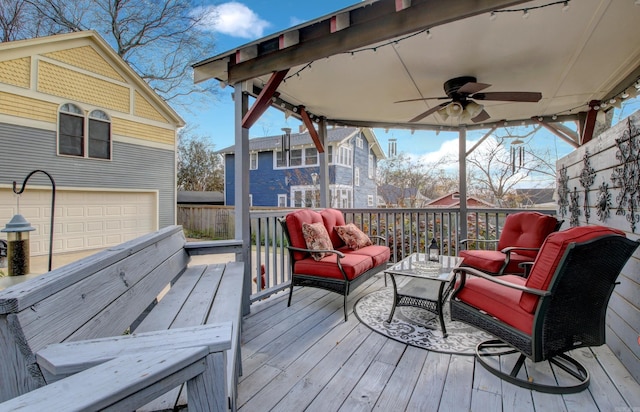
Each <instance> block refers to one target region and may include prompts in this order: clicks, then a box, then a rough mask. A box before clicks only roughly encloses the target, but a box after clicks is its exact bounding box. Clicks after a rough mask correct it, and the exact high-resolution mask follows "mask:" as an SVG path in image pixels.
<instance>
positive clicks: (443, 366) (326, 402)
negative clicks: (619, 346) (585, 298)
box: [238, 275, 640, 412]
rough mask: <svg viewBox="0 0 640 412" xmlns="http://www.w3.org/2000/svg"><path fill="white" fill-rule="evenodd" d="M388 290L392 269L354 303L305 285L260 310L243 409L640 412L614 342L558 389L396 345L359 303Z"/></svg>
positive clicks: (552, 375) (248, 352)
mask: <svg viewBox="0 0 640 412" xmlns="http://www.w3.org/2000/svg"><path fill="white" fill-rule="evenodd" d="M383 287H385V286H384V281H383V277H382V275H377V276H374V277H372V278H371V279H369V280H368V281H367V282H365V283H364V284H363V285H361V286H360V287H359V288H358V289H356V291H354V293H352V295H350V296H349V298H348V300H347V311H348V313H349V320H348V321H347V322H345V321H344V317H343V311H342V297H341V296H339V295H337V294H335V293H330V292H326V291H322V290H319V289H313V288H295V289H294V293H293V300H292V304H291V307H287V299H288V291H287V292H282V293H280V294H278V295H276V296H273V297H271V298H269V299H267V300H264V301H260V302H256V303H254V304H253V305H252V306H251V314H249V315H248V316H246V317H245V323H244V331H243V347H242V350H243V352H242V355H243V371H244V375H243V376H242V377H241V379H240V384H239V387H238V406H239V410H240V411H246V412H248V411H256V410H260V411H267V410H277V411H322V412H328V411H339V410H343V411H358V410H362V411H371V410H379V411H386V410H394V411H402V410H404V411H426V410H433V411H435V410H438V411H459V410H472V411H483V410H503V411H505V412H506V411H509V412H511V411H518V412H520V411H522V412H531V411H547V410H554V411H592V410H593V411H596V410H601V411H604V410H632V409H630V408H633V407H638V406H639V405H640V385H638V383H637V382H636V381H635V380H634V379H633V378H632V377H631V376H630V374H629V373H628V372H627V371H626V369H625V368H624V366H623V365H622V364H621V363H620V361H619V360H618V359H617V358H616V357H615V356H614V355H613V353H612V352H611V350H609V348H608V347H606V346H603V347H599V348H593V349H591V348H583V349H579V350H576V351H574V352H573V353H572V354H573V356H575V357H577V358H578V359H579V360H580V361H581V362H583V363H584V364H585V365H586V366H587V369H589V372H590V374H591V385H590V387H589V388H588V389H587V390H586V391H584V392H582V393H579V394H573V395H550V394H543V393H539V392H532V391H529V390H526V389H523V388H519V387H516V386H514V385H511V384H508V383H506V382H503V381H502V380H500V379H499V378H497V377H496V376H494V375H492V374H490V373H489V372H487V371H486V370H485V369H484V368H483V367H482V366H481V365H479V364H477V363H476V362H475V361H474V358H473V357H471V356H461V355H449V354H443V353H437V352H430V351H426V350H423V349H418V348H415V347H411V346H407V345H404V344H401V343H399V342H396V341H393V340H391V339H388V338H386V337H383V336H382V335H379V334H377V333H375V332H372V331H371V330H370V329H369V328H368V327H366V326H364V325H362V324H360V322H359V321H358V319H357V318H356V316H355V315H354V314H353V305H354V304H355V303H356V302H357V301H358V299H359V298H360V297H362V296H364V295H366V294H368V293H370V292H372V291H375V290H378V289H381V288H383ZM526 368H527V370H528V371H530V373H532V374H533V376H534V379H536V380H538V381H547V380H554V379H560V380H562V379H563V377H562V374H561V373H558V372H557V371H555V369H556V368H551V367H550V366H549V365H548V364H547V363H546V362H545V363H540V364H536V365H533V364H532V363H531V362H527V363H526Z"/></svg>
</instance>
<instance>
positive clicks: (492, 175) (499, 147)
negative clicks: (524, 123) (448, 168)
mask: <svg viewBox="0 0 640 412" xmlns="http://www.w3.org/2000/svg"><path fill="white" fill-rule="evenodd" d="M538 130H540V127H539V126H536V127H533V128H528V129H525V128H518V129H504V134H502V135H500V136H495V138H493V139H487V140H486V141H485V142H484V143H483V144H482V145H480V146H479V147H478V148H477V149H476V151H474V152H473V153H471V154H470V155H469V156H468V157H467V164H468V165H469V179H468V180H469V186H470V187H471V188H472V190H471V191H473V192H474V194H476V195H478V196H480V197H484V198H487V199H492V201H494V202H495V203H497V204H498V205H499V206H504V205H505V202H506V201H507V200H513V199H512V198H511V197H509V196H508V194H509V193H510V192H511V191H512V190H513V189H514V188H515V186H516V185H517V184H518V183H520V182H522V181H524V180H526V179H528V178H529V177H530V176H532V175H533V174H541V175H547V176H551V177H555V163H554V162H553V161H552V159H551V154H550V152H549V150H548V149H547V150H546V151H545V150H538V149H534V148H533V147H532V145H531V144H530V143H531V139H532V138H534V136H535V134H536V133H537V132H538ZM515 139H518V140H519V141H518V142H516V140H515ZM512 143H516V144H512ZM513 149H515V150H513Z"/></svg>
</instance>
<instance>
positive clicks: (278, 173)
mask: <svg viewBox="0 0 640 412" xmlns="http://www.w3.org/2000/svg"><path fill="white" fill-rule="evenodd" d="M285 146H286V143H285ZM218 153H221V154H223V155H224V157H225V161H224V165H225V177H224V190H225V204H226V205H233V204H234V201H235V197H234V196H235V190H234V189H235V188H234V181H235V180H234V179H235V168H234V165H235V156H234V146H230V147H227V148H224V149H222V150H220V151H219V152H218ZM249 153H250V154H249V158H250V164H249V169H250V174H249V182H250V183H249V184H250V188H249V193H250V195H249V196H250V201H251V205H252V206H265V207H319V206H320V200H319V199H320V192H319V190H320V186H319V164H320V163H319V156H318V151H317V149H316V147H315V145H314V144H313V141H312V139H311V136H310V135H309V133H307V132H305V133H292V134H291V138H290V143H289V150H283V137H282V136H281V135H278V136H269V137H261V138H255V139H250V140H249ZM325 155H326V156H327V163H328V165H329V191H330V197H329V199H330V200H329V204H330V206H331V207H337V208H370V207H376V199H377V193H376V179H375V176H376V168H377V163H378V161H379V160H381V159H384V158H385V157H384V153H383V152H382V149H381V148H380V144H379V143H378V139H377V138H376V136H375V134H374V133H373V130H372V129H368V128H355V127H336V128H332V129H329V130H327V138H326V148H325Z"/></svg>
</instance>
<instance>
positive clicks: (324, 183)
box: [318, 117, 330, 209]
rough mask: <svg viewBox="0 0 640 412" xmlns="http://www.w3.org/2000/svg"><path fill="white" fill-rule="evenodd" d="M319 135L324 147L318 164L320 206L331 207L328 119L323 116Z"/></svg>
mask: <svg viewBox="0 0 640 412" xmlns="http://www.w3.org/2000/svg"><path fill="white" fill-rule="evenodd" d="M318 137H319V138H320V142H321V143H322V147H324V152H323V153H318V164H319V165H320V207H322V208H325V209H326V208H327V207H329V206H330V205H329V197H330V196H329V193H330V192H329V158H328V155H327V151H328V150H329V149H328V148H327V120H326V119H325V118H324V117H323V118H321V119H320V123H318Z"/></svg>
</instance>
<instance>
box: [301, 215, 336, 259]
mask: <svg viewBox="0 0 640 412" xmlns="http://www.w3.org/2000/svg"><path fill="white" fill-rule="evenodd" d="M302 235H303V236H304V241H305V242H306V244H307V249H311V250H331V249H333V245H332V244H331V239H329V233H328V232H327V229H326V228H325V227H324V225H323V224H322V223H320V222H318V223H306V222H304V223H303V224H302ZM327 255H328V253H324V252H316V253H311V257H313V258H314V259H315V260H320V259H322V258H323V257H325V256H327Z"/></svg>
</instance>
